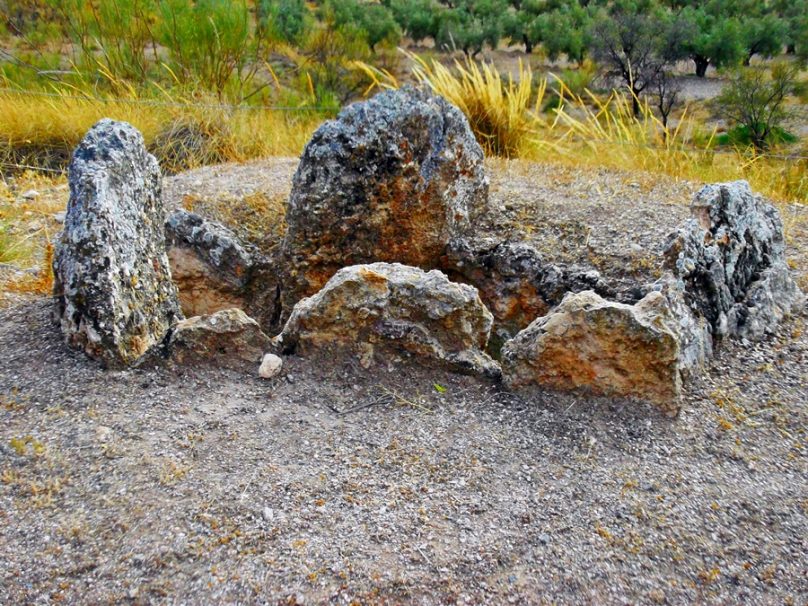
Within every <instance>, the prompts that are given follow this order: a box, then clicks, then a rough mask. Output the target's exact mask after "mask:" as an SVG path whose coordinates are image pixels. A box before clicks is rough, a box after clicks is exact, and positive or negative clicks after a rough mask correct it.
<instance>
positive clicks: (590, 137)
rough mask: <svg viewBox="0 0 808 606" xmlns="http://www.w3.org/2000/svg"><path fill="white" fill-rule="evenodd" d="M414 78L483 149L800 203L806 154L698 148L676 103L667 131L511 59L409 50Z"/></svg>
mask: <svg viewBox="0 0 808 606" xmlns="http://www.w3.org/2000/svg"><path fill="white" fill-rule="evenodd" d="M408 56H409V58H410V59H411V61H412V62H413V68H412V71H413V75H414V76H415V78H416V79H417V80H418V81H419V82H421V83H423V84H425V85H427V86H429V87H430V88H431V89H432V90H434V91H435V92H436V93H438V94H440V95H443V96H444V97H446V98H447V99H449V100H450V101H451V102H452V103H454V104H455V105H457V106H458V107H459V108H460V109H461V110H462V111H463V112H464V113H465V114H466V116H467V117H468V119H469V123H470V124H471V127H472V129H474V131H475V133H476V135H477V137H478V139H479V140H480V141H481V143H482V144H483V146H484V147H485V148H486V151H487V152H488V153H493V154H494V155H501V156H505V157H516V156H518V157H521V158H524V159H528V160H538V161H542V162H551V163H561V164H566V165H572V166H578V167H580V166H584V167H587V166H591V167H608V168H618V169H621V170H628V171H631V170H637V171H644V172H649V173H663V174H666V175H670V176H672V177H675V178H679V179H686V180H689V181H694V182H704V183H708V182H716V181H730V180H735V179H746V180H747V181H749V183H750V184H751V186H752V188H753V189H754V190H756V191H758V192H760V193H762V194H764V195H766V196H768V197H770V198H772V199H774V200H777V201H781V202H788V201H795V200H796V201H806V200H808V160H805V159H801V160H795V159H789V158H783V157H777V156H763V155H756V154H754V153H752V152H749V151H747V150H737V149H735V150H733V149H714V148H712V146H711V145H710V144H711V143H712V137H711V136H709V135H708V136H707V139H708V142H707V146H706V147H707V148H706V149H699V148H697V147H696V146H695V145H693V141H694V139H695V138H696V136H697V135H699V134H700V131H702V130H703V127H702V126H701V125H700V124H699V123H698V122H697V121H696V120H694V119H692V118H691V117H690V115H689V113H688V110H687V109H685V111H684V113H683V115H682V116H681V117H680V119H679V120H678V121H677V122H676V126H675V127H672V128H668V127H666V126H665V125H663V124H662V122H661V121H660V120H659V119H657V118H656V117H655V116H654V114H653V111H652V110H651V108H650V107H649V106H648V104H647V103H641V109H642V111H641V115H640V116H638V117H636V116H634V114H633V112H632V108H631V102H630V101H631V100H630V98H627V96H626V95H624V94H622V93H619V92H613V93H612V94H611V95H610V96H609V97H608V98H606V99H605V100H603V99H601V98H600V97H598V96H597V95H594V94H593V93H591V92H589V91H585V92H584V94H583V96H579V95H576V94H574V93H573V92H572V91H571V90H570V89H569V88H568V87H567V86H565V85H564V83H563V82H562V81H561V80H560V79H558V78H555V79H553V80H552V81H549V82H548V80H546V79H543V78H542V79H536V78H534V76H533V73H532V71H531V69H530V67H529V66H524V65H522V64H520V65H519V68H518V74H517V76H516V78H515V79H514V78H512V77H510V76H509V77H508V78H507V80H503V78H502V77H501V76H500V74H499V73H498V72H497V71H496V70H495V69H494V67H493V66H491V65H486V64H483V65H482V66H478V65H477V64H476V63H474V62H472V61H466V62H464V63H461V62H455V66H454V69H449V68H447V67H446V66H444V65H442V64H441V63H439V62H437V61H434V60H433V61H431V62H427V61H425V60H423V59H421V58H419V57H416V56H414V55H408ZM360 67H362V68H363V69H364V70H365V72H366V73H367V74H368V75H369V76H370V77H371V78H372V79H373V80H374V84H375V85H376V86H380V87H385V88H396V87H398V86H399V82H398V81H397V80H396V79H395V78H394V77H393V76H391V74H389V73H388V72H384V71H382V70H378V69H375V68H373V67H371V66H366V65H363V66H360ZM551 89H552V90H554V92H555V93H556V95H557V96H558V97H559V98H560V101H559V102H558V104H557V108H556V109H554V110H551V111H550V112H548V113H544V112H542V111H541V108H542V107H543V106H544V105H545V101H546V93H547V91H548V90H551Z"/></svg>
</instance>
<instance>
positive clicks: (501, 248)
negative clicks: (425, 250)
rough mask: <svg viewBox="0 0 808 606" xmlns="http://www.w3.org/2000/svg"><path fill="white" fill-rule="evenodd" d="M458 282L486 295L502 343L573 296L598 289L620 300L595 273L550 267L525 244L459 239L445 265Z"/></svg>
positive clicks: (450, 249) (605, 294)
mask: <svg viewBox="0 0 808 606" xmlns="http://www.w3.org/2000/svg"><path fill="white" fill-rule="evenodd" d="M443 265H444V268H445V269H444V270H445V271H446V273H447V274H448V275H449V276H450V277H451V278H452V279H454V280H457V281H461V282H467V283H469V284H471V285H473V286H474V287H476V288H477V289H478V290H479V291H480V298H482V300H483V303H485V305H486V307H488V309H489V310H490V311H491V313H492V314H493V316H494V340H495V343H498V344H501V343H502V342H504V341H505V340H507V339H510V338H511V337H513V336H514V335H516V333H518V332H519V331H520V330H522V329H523V328H525V327H527V325H528V324H530V323H531V322H532V321H533V320H535V319H536V318H538V317H540V316H543V315H545V314H546V313H547V312H548V311H549V310H550V309H551V308H552V307H554V306H555V305H557V304H558V303H560V302H561V299H563V298H564V295H565V294H566V293H568V292H580V291H583V290H594V291H595V292H597V293H598V294H599V295H601V296H603V297H610V298H612V297H614V296H615V295H616V293H615V291H614V289H613V288H611V287H610V286H609V284H608V283H607V282H606V281H605V280H604V279H603V277H602V276H601V275H600V273H599V272H598V271H596V270H594V269H592V268H577V267H567V266H565V265H559V264H554V263H549V262H547V261H546V260H545V259H544V258H543V256H542V254H541V253H540V252H539V251H538V250H536V248H535V247H533V246H531V245H530V244H527V243H524V242H499V241H495V240H493V239H490V238H488V239H482V240H476V239H456V240H454V241H453V242H451V243H450V245H449V247H448V249H447V254H446V257H445V259H444V262H443Z"/></svg>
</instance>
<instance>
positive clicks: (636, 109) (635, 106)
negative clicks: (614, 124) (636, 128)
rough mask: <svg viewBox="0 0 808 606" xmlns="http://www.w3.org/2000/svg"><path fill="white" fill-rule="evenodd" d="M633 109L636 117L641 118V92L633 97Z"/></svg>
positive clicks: (637, 92)
mask: <svg viewBox="0 0 808 606" xmlns="http://www.w3.org/2000/svg"><path fill="white" fill-rule="evenodd" d="M631 109H632V111H633V112H634V117H635V118H639V116H640V93H639V91H636V90H635V91H634V94H633V95H631Z"/></svg>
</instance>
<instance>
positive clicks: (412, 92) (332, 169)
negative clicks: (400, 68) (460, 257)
mask: <svg viewBox="0 0 808 606" xmlns="http://www.w3.org/2000/svg"><path fill="white" fill-rule="evenodd" d="M487 199H488V180H487V178H486V176H485V173H484V167H483V152H482V149H481V148H480V146H479V144H478V143H477V141H476V140H475V138H474V135H473V133H472V132H471V129H470V128H469V125H468V122H467V120H466V118H465V116H463V114H462V113H461V112H460V110H458V109H457V108H456V107H454V106H452V105H450V104H449V103H448V102H446V101H445V100H444V99H443V98H441V97H437V96H435V95H433V94H431V93H428V92H425V91H421V90H416V89H414V88H412V87H405V88H403V89H400V90H395V91H386V92H383V93H380V94H378V95H377V96H375V97H373V98H372V99H370V100H369V101H366V102H362V103H355V104H353V105H351V106H349V107H347V108H345V109H344V110H342V112H340V114H339V116H338V117H337V119H336V120H331V121H329V122H326V123H325V124H323V125H322V126H321V127H320V128H319V129H318V130H317V132H315V133H314V136H313V137H312V139H311V141H309V143H308V145H306V149H305V150H304V152H303V157H302V158H301V162H300V165H299V166H298V169H297V172H296V173H295V176H294V181H293V185H292V193H291V196H290V198H289V208H288V211H287V224H288V232H287V235H286V238H285V240H284V242H283V251H284V254H285V255H286V257H287V258H288V263H289V267H290V268H291V271H290V273H291V275H290V279H289V280H288V283H286V281H285V283H284V296H283V300H284V314H288V313H289V311H290V310H291V307H292V305H293V304H294V303H296V302H297V301H298V300H299V299H300V298H302V297H303V296H310V295H312V294H314V293H315V292H317V291H318V290H319V289H320V288H322V287H323V285H324V284H325V283H326V282H327V281H328V279H329V278H330V277H331V276H333V275H334V273H336V271H337V270H338V269H340V268H342V267H346V266H349V265H355V264H359V263H369V262H374V261H388V262H399V263H405V264H407V265H413V266H417V267H421V268H425V269H430V268H435V267H437V266H438V265H439V258H440V256H441V255H442V254H443V252H444V249H445V247H446V245H447V243H448V242H449V240H450V239H451V238H452V237H455V236H458V235H461V234H464V233H466V232H468V231H469V230H470V229H471V226H472V225H473V222H474V220H475V217H477V215H478V214H479V213H480V212H481V211H482V210H483V208H484V206H485V204H486V203H487Z"/></svg>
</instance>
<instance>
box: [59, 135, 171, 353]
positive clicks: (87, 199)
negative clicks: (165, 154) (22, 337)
mask: <svg viewBox="0 0 808 606" xmlns="http://www.w3.org/2000/svg"><path fill="white" fill-rule="evenodd" d="M160 193H161V191H160V168H159V166H158V164H157V160H156V159H155V158H154V156H152V155H150V154H149V153H148V152H147V151H146V148H145V146H144V144H143V137H142V136H141V134H140V133H139V132H138V131H137V130H136V129H135V128H134V127H132V126H131V125H129V124H127V123H125V122H114V121H112V120H107V119H105V120H101V121H100V122H98V124H96V125H95V126H93V128H92V129H90V131H89V132H88V133H87V134H86V135H85V137H84V139H83V140H82V141H81V143H80V144H79V146H78V147H77V148H76V150H75V152H74V153H73V158H72V161H71V163H70V200H69V202H68V205H67V215H66V217H65V227H64V231H63V232H62V235H61V238H60V240H59V241H58V243H57V246H56V254H55V258H54V264H53V273H54V295H55V297H56V301H57V310H58V314H59V319H60V322H61V328H62V332H63V333H64V335H65V338H66V339H67V341H68V343H69V344H70V345H72V346H74V347H78V348H81V349H83V350H84V351H85V352H86V353H87V354H88V355H90V356H91V357H94V358H97V359H99V360H101V361H102V362H104V363H105V364H106V365H107V366H110V367H123V366H128V365H131V364H132V363H134V362H136V361H137V360H138V359H139V358H140V357H141V356H142V355H143V354H144V353H146V351H147V350H148V349H149V348H150V347H152V346H153V345H155V344H158V343H160V342H161V341H162V340H163V338H164V337H165V335H166V333H167V332H168V330H169V328H170V327H171V326H172V325H173V324H174V323H175V322H176V321H177V320H178V319H180V318H182V312H181V311H180V309H179V305H178V301H177V290H176V288H175V287H174V284H173V283H172V281H171V274H170V272H169V266H168V259H167V258H166V251H165V232H164V227H163V225H164V221H165V215H164V211H163V205H162V200H161V197H160Z"/></svg>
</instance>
